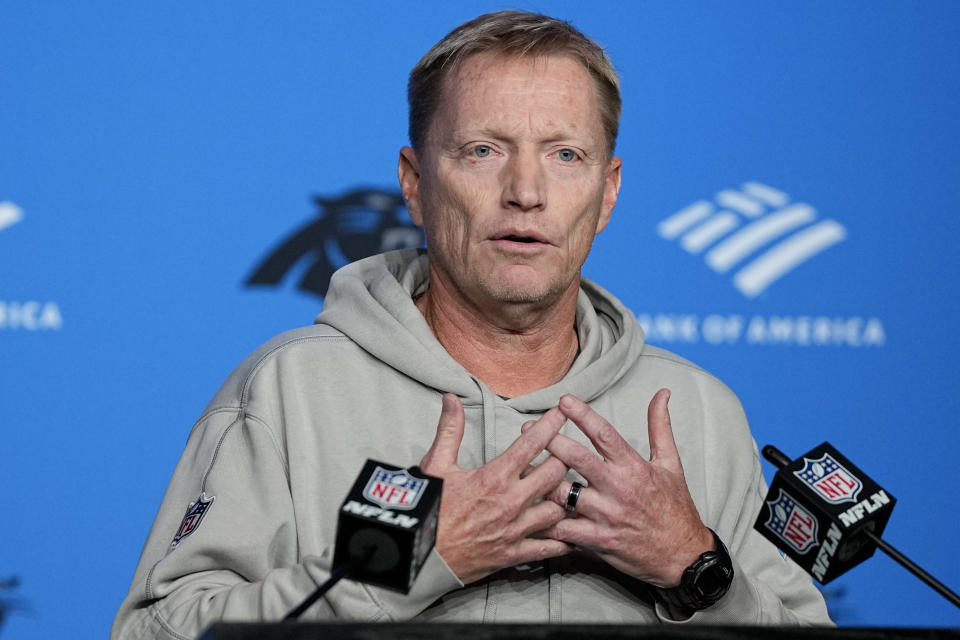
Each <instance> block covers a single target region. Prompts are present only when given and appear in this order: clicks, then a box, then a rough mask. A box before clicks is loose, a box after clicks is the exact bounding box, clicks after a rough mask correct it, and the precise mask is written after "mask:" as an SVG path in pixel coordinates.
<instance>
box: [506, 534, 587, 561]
mask: <svg viewBox="0 0 960 640" xmlns="http://www.w3.org/2000/svg"><path fill="white" fill-rule="evenodd" d="M571 551H573V546H572V545H569V544H567V543H566V542H561V541H560V540H551V539H550V538H526V539H524V540H521V541H520V542H518V543H517V546H516V549H515V551H514V553H513V554H512V555H513V562H511V564H512V565H518V564H524V563H526V562H536V561H538V560H546V559H547V558H556V557H559V556H565V555H567V554H568V553H570V552H571Z"/></svg>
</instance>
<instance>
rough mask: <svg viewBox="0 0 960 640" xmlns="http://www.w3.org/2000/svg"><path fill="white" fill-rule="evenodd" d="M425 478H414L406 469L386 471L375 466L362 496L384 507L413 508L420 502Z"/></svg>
mask: <svg viewBox="0 0 960 640" xmlns="http://www.w3.org/2000/svg"><path fill="white" fill-rule="evenodd" d="M427 482H428V481H427V480H422V479H420V478H414V477H413V476H411V475H410V474H409V473H407V470H406V469H400V470H399V471H388V470H387V469H384V468H383V467H381V466H377V468H376V469H375V470H374V472H373V473H372V474H371V475H370V480H368V481H367V486H366V487H365V488H364V489H363V497H364V498H366V499H367V500H369V501H370V502H373V503H374V504H378V505H380V506H381V507H383V508H384V509H400V510H403V511H406V510H408V509H413V508H414V507H416V506H417V503H418V502H420V496H421V495H423V490H424V489H426V488H427Z"/></svg>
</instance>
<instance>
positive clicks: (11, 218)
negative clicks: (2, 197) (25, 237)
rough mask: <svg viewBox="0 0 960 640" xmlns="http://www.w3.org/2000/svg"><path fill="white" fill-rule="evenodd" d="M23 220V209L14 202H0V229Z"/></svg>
mask: <svg viewBox="0 0 960 640" xmlns="http://www.w3.org/2000/svg"><path fill="white" fill-rule="evenodd" d="M21 220H23V209H21V208H20V207H18V206H17V205H15V204H13V203H12V202H0V231H3V230H4V229H6V228H7V227H11V226H13V225H15V224H17V223H18V222H20V221H21Z"/></svg>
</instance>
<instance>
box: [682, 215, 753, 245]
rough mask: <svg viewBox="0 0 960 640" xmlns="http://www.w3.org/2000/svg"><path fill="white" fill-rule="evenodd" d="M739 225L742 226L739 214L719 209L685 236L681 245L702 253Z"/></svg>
mask: <svg viewBox="0 0 960 640" xmlns="http://www.w3.org/2000/svg"><path fill="white" fill-rule="evenodd" d="M738 226H740V218H739V216H737V215H736V214H735V213H731V212H729V211H719V212H717V214H716V215H714V216H713V217H711V218H710V219H709V220H707V221H706V222H704V223H703V224H701V225H700V226H699V227H697V228H696V229H693V230H692V231H690V232H689V233H688V234H687V235H685V236H683V239H682V240H681V241H680V245H681V246H682V247H683V248H684V249H686V250H687V251H689V252H690V253H700V252H701V251H703V250H704V249H706V248H707V247H709V246H710V245H711V244H713V243H714V242H716V241H717V239H719V238H721V237H722V236H724V235H726V234H727V233H729V232H730V231H732V230H733V229H736V228H737V227H738Z"/></svg>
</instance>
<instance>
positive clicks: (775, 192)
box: [743, 182, 790, 207]
mask: <svg viewBox="0 0 960 640" xmlns="http://www.w3.org/2000/svg"><path fill="white" fill-rule="evenodd" d="M743 191H744V192H745V193H746V194H747V195H749V196H752V197H754V198H756V199H757V200H763V201H764V202H766V203H767V204H768V205H770V206H771V207H783V206H786V204H787V202H789V201H790V196H788V195H787V194H785V193H784V192H783V191H780V190H779V189H774V188H773V187H768V186H767V185H765V184H760V183H759V182H744V183H743Z"/></svg>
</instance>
